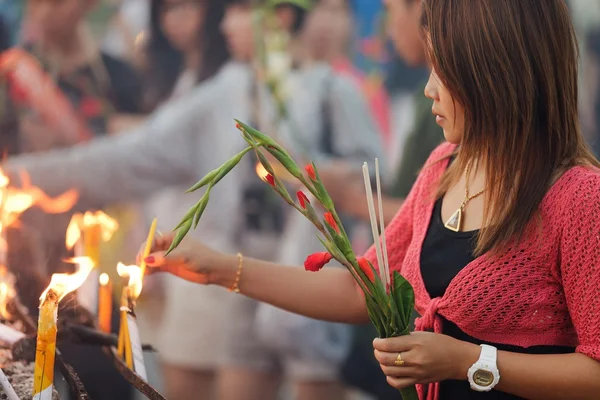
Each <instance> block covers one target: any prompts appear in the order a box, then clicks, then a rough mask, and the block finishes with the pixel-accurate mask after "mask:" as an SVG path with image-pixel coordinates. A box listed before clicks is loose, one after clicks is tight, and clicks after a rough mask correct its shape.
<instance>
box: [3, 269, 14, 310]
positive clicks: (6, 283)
mask: <svg viewBox="0 0 600 400" xmlns="http://www.w3.org/2000/svg"><path fill="white" fill-rule="evenodd" d="M15 295H16V291H15V276H14V275H13V274H11V273H10V272H8V269H7V268H6V267H5V266H3V265H2V266H0V316H1V317H2V318H3V319H5V320H10V319H11V318H12V316H11V314H10V313H9V312H8V310H7V308H6V307H7V305H8V302H9V301H11V300H12V299H13V298H14V297H15Z"/></svg>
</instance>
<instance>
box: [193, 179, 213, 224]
mask: <svg viewBox="0 0 600 400" xmlns="http://www.w3.org/2000/svg"><path fill="white" fill-rule="evenodd" d="M211 185H212V184H211ZM211 188H212V187H211V186H209V187H208V190H207V191H206V193H204V196H202V198H201V199H200V202H199V204H198V208H197V209H196V213H195V214H194V229H196V227H197V226H198V223H199V222H200V218H201V217H202V214H204V210H206V206H207V205H208V200H209V199H210V189H211Z"/></svg>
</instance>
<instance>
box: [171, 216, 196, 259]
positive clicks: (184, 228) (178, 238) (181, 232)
mask: <svg viewBox="0 0 600 400" xmlns="http://www.w3.org/2000/svg"><path fill="white" fill-rule="evenodd" d="M192 222H193V221H192V219H188V220H187V221H186V222H185V224H183V225H182V226H181V228H179V230H178V231H177V234H176V235H175V238H173V242H171V246H170V247H169V250H167V255H168V254H169V253H171V252H172V251H173V250H175V249H176V248H177V246H179V244H180V243H181V241H182V240H183V238H184V237H185V235H187V233H188V232H189V231H190V228H191V227H192Z"/></svg>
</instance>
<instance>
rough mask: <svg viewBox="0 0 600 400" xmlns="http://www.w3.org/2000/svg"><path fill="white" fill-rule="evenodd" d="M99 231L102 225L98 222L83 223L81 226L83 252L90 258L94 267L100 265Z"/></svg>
mask: <svg viewBox="0 0 600 400" xmlns="http://www.w3.org/2000/svg"><path fill="white" fill-rule="evenodd" d="M84 220H85V219H84ZM101 233H102V226H101V225H99V224H98V223H94V224H89V225H84V227H83V235H82V236H83V254H84V255H85V256H86V257H89V258H91V259H92V262H93V263H94V266H95V267H98V266H99V265H100V239H101Z"/></svg>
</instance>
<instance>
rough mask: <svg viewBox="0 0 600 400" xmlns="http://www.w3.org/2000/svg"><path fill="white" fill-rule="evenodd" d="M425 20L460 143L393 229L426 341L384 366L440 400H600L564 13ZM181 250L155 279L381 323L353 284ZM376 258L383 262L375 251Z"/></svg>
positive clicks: (573, 68) (508, 7)
mask: <svg viewBox="0 0 600 400" xmlns="http://www.w3.org/2000/svg"><path fill="white" fill-rule="evenodd" d="M395 3H396V2H395V1H391V0H390V1H389V2H388V7H389V8H390V12H393V9H394V7H395V6H396V5H395ZM423 7H424V19H423V20H424V32H425V37H426V39H427V43H428V46H429V54H430V58H431V63H432V66H433V72H432V74H431V77H430V80H429V83H428V85H427V87H426V90H425V93H426V95H427V97H429V98H430V99H431V100H432V101H433V111H434V113H435V114H436V121H437V122H438V124H439V125H440V126H441V127H442V128H443V130H444V135H445V137H446V139H447V141H448V142H449V143H445V144H443V145H441V146H440V147H439V148H438V149H436V150H435V151H434V152H433V153H432V155H431V157H430V159H429V161H428V163H427V167H425V168H424V169H423V171H422V172H421V174H420V176H419V178H418V180H417V182H416V184H415V186H414V188H413V190H412V191H411V193H410V194H409V196H408V197H407V199H406V201H405V203H404V204H403V206H402V208H401V209H400V211H399V212H398V214H397V216H396V218H395V219H394V221H393V222H392V223H391V224H390V226H389V227H388V229H387V231H386V238H387V244H388V249H389V253H390V265H391V266H392V267H393V269H396V270H398V271H400V272H401V273H402V274H403V275H404V276H405V277H406V278H407V279H408V280H409V281H410V282H411V284H412V285H413V287H414V288H415V293H416V304H415V305H416V309H417V311H418V312H419V313H420V314H421V318H420V319H418V320H417V323H416V328H417V332H414V333H413V334H411V335H408V336H405V337H400V338H391V339H384V340H379V339H378V340H375V341H374V347H375V356H376V357H377V359H378V360H379V362H380V364H381V367H382V369H383V371H384V372H385V373H386V375H387V376H388V382H389V383H390V384H391V385H392V386H394V387H396V388H403V387H407V386H409V385H413V384H422V385H423V386H420V387H421V389H422V390H427V397H428V398H438V399H479V398H485V399H514V398H534V399H565V398H568V399H594V398H597V396H598V393H600V381H599V380H598V379H597V378H598V376H600V340H599V338H600V303H599V297H598V286H599V285H600V270H599V269H598V267H597V266H598V262H599V260H600V240H599V238H598V230H599V229H600V174H599V170H598V166H599V164H598V161H596V159H594V157H593V156H592V155H591V153H590V151H589V149H588V148H587V146H586V145H585V144H584V142H583V139H582V136H581V133H580V129H579V122H578V115H577V112H578V107H577V50H576V40H575V35H574V33H573V27H572V24H571V21H570V18H569V12H568V9H567V7H566V5H565V2H564V1H562V0H545V1H543V2H541V1H537V2H536V1H529V2H523V1H521V0H504V1H497V0H480V1H477V2H472V1H467V0H425V1H424V2H423ZM465 192H466V193H465ZM459 211H460V212H459ZM456 214H461V218H460V219H459V220H458V221H456V220H457V219H456V218H454V216H455V215H456ZM457 222H458V223H457ZM455 231H458V232H455ZM169 242H170V240H169V238H166V239H162V240H157V242H156V243H155V245H154V252H153V254H151V255H150V256H149V257H148V259H147V262H148V263H149V265H150V266H152V267H154V268H156V269H158V270H164V271H169V272H171V273H174V274H176V275H179V276H181V277H183V278H185V279H188V280H190V281H195V282H200V283H210V284H216V285H220V286H223V287H228V288H232V287H234V284H235V282H236V275H237V273H238V271H239V272H240V273H241V275H240V280H239V282H238V283H239V289H240V290H241V292H242V293H243V294H245V295H247V296H250V297H253V298H255V299H258V300H261V301H266V302H269V303H272V304H274V305H276V306H278V307H282V308H285V309H288V310H291V311H294V312H298V313H302V314H305V315H310V316H311V317H314V318H321V319H326V320H335V321H346V322H358V321H365V320H367V312H366V308H365V303H364V299H363V297H362V295H359V294H358V292H357V290H356V285H355V284H354V281H353V280H352V277H351V276H350V274H349V273H348V272H346V271H340V270H336V269H331V270H325V271H321V272H320V273H319V274H310V273H308V272H305V271H303V270H301V269H300V268H297V269H294V268H281V267H280V266H278V265H273V264H270V263H266V262H262V261H258V260H252V259H244V258H241V259H239V258H238V257H236V256H232V255H224V254H222V253H219V252H216V251H213V250H210V249H209V248H208V247H206V246H204V245H202V244H199V243H192V242H191V241H188V242H187V243H186V242H184V243H182V245H181V246H180V247H179V248H178V249H177V250H175V251H174V252H172V253H171V254H170V255H169V256H166V255H165V253H163V250H164V249H165V247H166V246H168V245H169ZM366 257H367V258H368V259H369V260H370V261H371V262H375V259H376V257H375V256H374V251H373V249H371V250H370V251H369V252H368V253H367V254H366ZM431 330H433V331H434V332H424V331H431ZM480 345H486V346H484V347H480ZM469 371H470V372H471V373H469ZM470 386H471V387H473V388H474V390H471V389H470ZM488 390H489V392H487V393H486V392H485V391H488ZM422 396H423V398H425V397H424V394H423V393H422Z"/></svg>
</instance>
